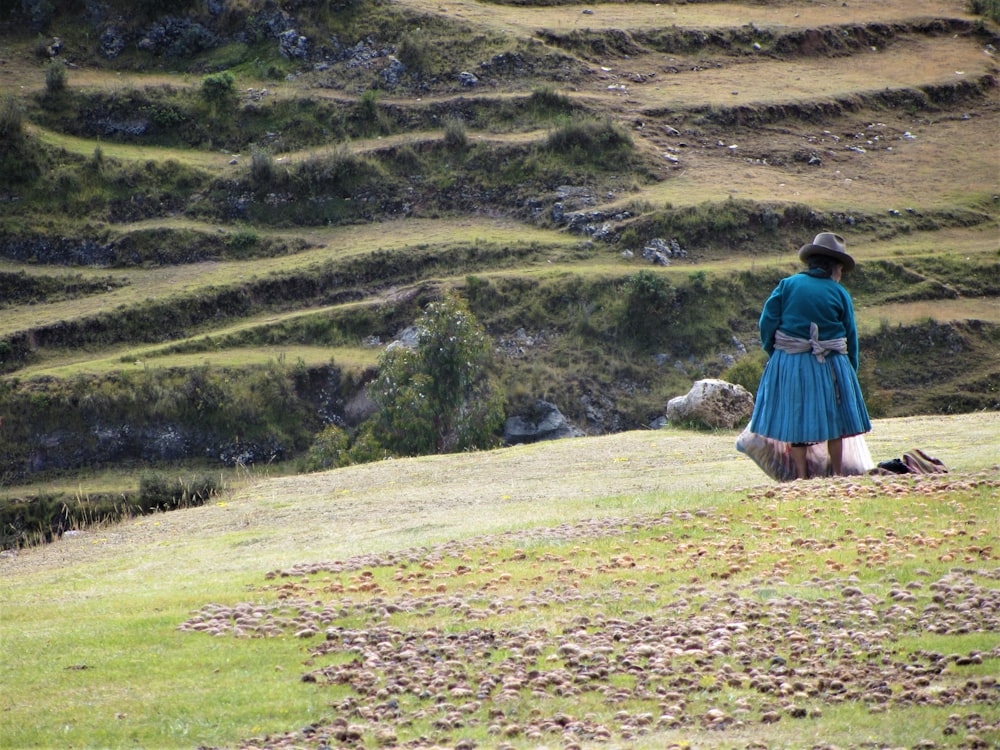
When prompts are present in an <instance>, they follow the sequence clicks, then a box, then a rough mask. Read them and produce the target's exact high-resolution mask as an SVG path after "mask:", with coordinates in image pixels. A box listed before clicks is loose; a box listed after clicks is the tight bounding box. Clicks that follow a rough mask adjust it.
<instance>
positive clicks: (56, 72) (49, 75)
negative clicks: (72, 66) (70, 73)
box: [45, 60, 67, 96]
mask: <svg viewBox="0 0 1000 750" xmlns="http://www.w3.org/2000/svg"><path fill="white" fill-rule="evenodd" d="M66 82H67V75H66V66H65V65H63V64H62V63H61V62H59V61H57V60H53V61H52V62H50V63H49V64H48V65H47V66H45V91H46V92H47V93H49V94H51V95H53V96H55V95H57V94H61V93H62V92H64V91H65V90H66Z"/></svg>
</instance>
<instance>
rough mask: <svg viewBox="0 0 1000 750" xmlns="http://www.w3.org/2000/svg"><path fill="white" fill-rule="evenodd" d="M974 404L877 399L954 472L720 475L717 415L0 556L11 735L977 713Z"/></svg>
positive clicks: (42, 742)
mask: <svg viewBox="0 0 1000 750" xmlns="http://www.w3.org/2000/svg"><path fill="white" fill-rule="evenodd" d="M995 425H996V420H995V418H993V417H990V416H989V415H982V414H980V415H969V416H967V417H965V418H963V420H959V419H956V418H934V419H926V418H919V419H902V420H889V421H886V422H885V423H880V424H878V425H877V428H876V432H875V433H874V435H873V443H872V445H873V448H876V449H877V446H894V445H910V444H917V445H925V446H926V445H931V444H933V445H935V446H936V448H937V449H938V451H937V453H936V454H937V455H939V456H940V457H941V458H943V459H944V460H945V462H946V463H947V464H948V465H949V466H950V467H951V469H952V471H953V474H952V476H950V477H923V478H883V479H878V480H875V479H868V478H863V479H854V480H844V481H840V482H834V483H828V482H806V483H797V484H795V485H794V486H792V485H785V486H782V487H774V486H762V487H753V488H750V489H740V490H738V489H734V488H735V487H738V486H745V485H746V484H747V482H748V480H749V481H750V482H753V479H752V478H751V477H752V476H754V475H753V474H748V472H754V471H755V469H754V467H753V466H752V465H751V464H750V463H749V462H748V461H747V460H741V459H735V460H734V458H733V453H732V440H733V434H730V433H728V432H726V433H719V434H708V433H691V432H687V431H682V430H674V429H667V430H662V431H657V432H652V433H650V432H630V433H623V434H619V435H613V436H606V437H602V438H585V439H581V440H568V441H556V442H554V443H548V444H544V445H536V446H525V447H521V448H516V449H507V450H502V451H493V452H485V453H479V454H474V455H466V454H456V455H450V456H434V457H425V458H420V459H399V460H394V461H383V462H378V463H375V464H369V465H366V466H355V467H349V468H346V469H341V470H339V471H337V472H335V473H330V474H321V475H315V476H311V477H302V476H297V477H284V478H267V477H266V476H263V475H262V474H256V473H255V474H254V475H252V476H251V477H249V481H247V482H245V483H240V484H236V485H235V486H234V487H233V491H231V492H228V493H226V494H224V495H222V496H219V497H217V498H216V499H215V500H214V501H213V502H210V503H207V504H206V505H203V506H201V507H197V508H191V509H188V510H182V511H179V512H174V513H170V514H153V515H149V516H143V517H137V518H133V519H131V520H129V521H128V522H127V523H125V524H120V525H115V526H106V527H100V528H95V529H92V530H90V531H88V532H86V533H83V534H76V535H71V536H69V537H67V538H65V539H64V540H63V541H62V542H60V543H59V546H58V547H48V548H40V549H34V550H26V551H22V552H20V553H19V554H18V555H17V556H4V557H3V558H0V566H2V573H0V574H2V575H3V576H4V586H3V587H2V589H0V591H2V593H0V597H2V602H0V603H2V606H3V611H4V617H3V618H2V619H0V643H2V644H3V649H4V654H5V655H9V654H13V653H18V654H21V656H20V658H18V659H12V658H5V659H3V660H2V661H0V679H2V680H3V683H4V684H5V685H6V686H8V689H6V690H5V691H4V696H3V699H2V700H4V701H5V703H4V706H5V710H6V712H7V716H8V718H9V722H8V723H6V724H5V740H6V742H7V743H8V744H10V745H11V746H13V747H33V746H49V745H53V744H67V743H70V744H74V745H90V744H101V745H106V746H118V745H121V744H128V743H137V744H140V745H144V746H153V745H156V746H160V747H167V746H171V747H172V746H178V745H190V744H194V745H198V746H231V745H236V744H240V743H245V744H251V743H253V744H257V745H263V744H267V742H270V743H275V744H276V743H277V742H279V741H281V740H288V741H289V742H291V741H293V740H294V742H295V743H297V744H299V745H303V746H306V747H315V746H318V745H319V744H320V743H321V742H329V741H331V740H333V738H334V733H335V732H337V731H339V730H338V727H340V722H339V720H340V719H348V721H349V724H350V725H352V726H355V727H357V730H356V731H359V732H360V735H361V741H362V742H364V743H367V744H371V745H373V746H374V744H375V743H376V742H377V739H376V738H377V737H380V736H381V737H383V740H384V738H385V737H386V736H387V735H385V734H380V733H384V732H386V730H391V731H392V732H394V733H395V735H396V741H397V743H398V744H402V743H404V742H409V741H414V742H415V741H416V740H417V738H418V737H419V736H420V735H423V736H425V737H426V739H427V740H428V741H432V742H434V743H435V744H437V745H440V746H451V747H454V746H456V745H457V744H459V743H460V742H461V741H463V740H466V741H469V740H471V741H475V742H476V743H477V744H478V745H480V746H491V745H492V744H494V741H495V740H496V739H497V735H496V734H495V733H493V732H494V731H495V730H493V729H491V727H493V726H494V725H495V726H497V727H501V728H503V727H517V728H518V729H519V730H520V731H519V732H517V733H516V734H515V733H514V732H513V731H511V735H513V736H510V737H508V738H507V739H505V740H504V741H505V742H509V743H510V744H512V746H514V747H516V748H528V747H537V746H538V744H539V743H545V744H548V745H556V744H559V743H560V742H562V741H563V735H562V732H563V730H564V729H565V728H566V727H567V726H571V727H577V728H578V729H577V730H576V731H577V732H578V733H583V734H585V735H586V736H590V733H595V732H596V731H598V727H599V726H600V727H603V728H604V731H606V732H607V733H608V734H609V735H610V739H609V740H605V741H604V744H606V743H607V742H608V741H610V742H612V743H615V742H623V743H628V744H629V745H631V746H634V747H637V748H653V747H664V746H667V745H669V744H670V743H673V742H682V741H687V742H697V744H698V746H701V747H706V748H724V747H732V746H733V745H734V744H738V745H740V746H742V745H744V744H746V743H747V741H748V737H749V738H753V741H758V742H767V743H768V744H769V745H772V744H773V745H781V744H786V745H789V746H793V745H796V744H797V740H795V739H789V738H798V737H802V736H809V737H814V736H815V737H823V738H824V741H827V742H836V743H837V744H838V745H841V746H849V745H850V744H852V743H857V742H875V743H878V744H881V745H885V746H893V747H916V746H918V744H919V743H920V742H923V741H933V742H934V743H935V744H936V745H937V746H938V747H940V748H961V747H968V745H969V744H971V742H970V740H969V737H970V736H974V737H979V738H980V739H981V740H982V741H984V742H988V743H989V742H995V741H996V740H997V739H998V737H997V734H996V729H995V727H993V726H992V724H993V723H995V719H994V717H995V716H996V706H995V700H994V698H993V696H992V691H993V690H995V688H993V687H991V685H993V682H995V675H996V672H997V656H996V654H995V652H994V647H995V639H992V640H991V635H992V633H991V632H989V627H990V626H989V622H990V619H989V618H991V617H993V613H992V612H991V610H990V609H989V608H988V607H983V606H981V604H980V605H977V602H983V601H985V602H987V603H988V602H989V601H991V597H992V596H994V595H995V593H994V592H993V589H992V587H993V584H994V583H995V579H994V577H993V571H992V567H991V566H992V563H993V560H992V558H991V557H990V555H991V552H990V550H991V549H995V548H996V544H997V540H996V536H997V535H996V529H997V528H998V524H997V521H998V518H997V512H998V509H997V506H996V503H995V502H994V495H995V492H996V483H997V482H998V481H1000V477H998V476H997V475H996V472H995V471H994V470H990V469H988V466H989V465H991V464H994V463H996V461H997V459H998V456H997V453H996V450H995V449H993V448H992V445H989V446H987V448H986V449H985V450H984V451H983V452H979V453H976V454H972V453H970V452H969V451H968V450H967V449H966V442H967V441H968V440H974V441H977V442H982V443H984V444H985V443H989V441H988V440H987V437H988V436H991V435H992V434H994V432H993V431H994V429H995ZM984 472H985V473H984ZM756 476H762V475H759V474H757V475H756ZM623 487H627V488H628V491H627V492H622V488H623ZM526 518H528V519H530V522H525V520H524V519H526ZM345 529H350V532H349V533H345ZM962 532H964V533H962ZM179 561H182V562H183V573H184V574H183V575H178V572H177V571H178V565H179V564H180V563H179ZM956 568H960V571H956ZM926 613H932V614H931V615H930V618H929V619H928V615H927V614H926ZM678 615H680V616H678ZM983 628H986V630H983ZM328 631H329V635H327V632H328ZM40 633H44V636H45V638H44V644H42V643H40V641H39V638H40V637H41V636H40V635H39V634H40ZM375 643H377V644H380V645H379V646H378V650H377V651H376V650H375V648H374V647H373V646H372V644H375ZM407 646H408V647H409V648H405V647H407ZM407 652H409V653H407ZM453 653H455V654H456V656H455V658H452V657H451V655H452V654H453ZM376 654H377V655H378V657H379V660H378V662H377V663H376V662H375V661H374V656H375V655H376ZM362 669H364V670H366V671H367V672H368V673H369V674H366V675H365V676H361V674H360V670H362ZM423 670H426V671H427V675H428V678H427V679H425V680H422V679H416V678H417V677H419V676H420V675H422V674H423V673H424V672H423ZM519 670H522V671H519ZM529 672H530V674H529ZM438 678H442V679H441V682H440V684H439V683H438V682H437V679H438ZM991 679H992V680H993V681H991ZM834 680H836V681H837V682H834ZM793 681H794V682H795V683H796V684H794V685H793V684H792V683H793ZM784 683H787V687H783V684H784ZM389 684H395V685H396V686H397V688H398V691H397V692H394V693H393V694H392V699H394V700H395V701H396V707H397V708H398V710H397V711H396V712H395V713H394V714H393V715H385V714H382V713H380V712H378V711H377V708H376V707H377V706H378V705H381V704H384V703H386V701H387V699H386V698H385V697H383V696H382V695H381V694H380V692H379V691H380V689H381V688H383V687H385V689H389V688H388V687H386V686H387V685H389ZM873 684H877V685H879V686H880V689H879V690H873V689H872V687H871V686H872V685H873ZM465 689H468V690H472V691H473V693H474V695H475V694H476V691H483V692H484V694H485V696H486V697H482V698H477V697H471V698H467V697H465V694H464V693H463V692H461V691H463V690H465ZM424 691H426V693H425V692H424ZM453 691H456V692H453ZM608 696H611V697H612V698H613V700H609V699H608ZM930 696H933V697H934V698H935V700H937V701H939V702H941V703H943V704H944V705H940V706H939V705H931V704H930V703H929V702H928V700H927V699H928V698H929V697H930ZM459 701H461V703H459ZM467 704H468V708H467V712H465V713H461V714H458V713H457V711H456V707H457V706H458V705H467ZM220 706H221V707H224V710H220V709H219V707H220ZM369 710H371V713H369ZM491 710H492V711H493V713H492V714H491V713H490V711H491ZM772 712H773V713H772ZM421 714H422V715H421ZM647 714H649V715H651V718H645V717H646V715H647ZM458 716H461V717H463V721H462V724H461V725H459V724H458V723H457V722H456V718H457V717H458ZM666 717H672V718H666ZM712 717H720V720H719V721H718V722H715V723H714V724H713V725H712V726H711V728H708V726H706V723H705V722H706V721H709V720H710V719H711V718H712ZM952 717H955V718H952ZM661 720H662V721H661ZM737 722H738V723H737ZM303 727H309V734H308V735H307V734H305V733H303V732H302V728H303ZM344 728H346V727H344ZM639 730H643V731H639ZM535 731H538V732H539V733H540V734H538V735H532V736H529V733H532V732H535ZM594 736H595V737H596V734H595V735H594ZM265 737H269V738H270V739H268V740H266V741H265V739H264V738H265ZM626 737H629V738H628V739H626ZM594 742H596V740H594Z"/></svg>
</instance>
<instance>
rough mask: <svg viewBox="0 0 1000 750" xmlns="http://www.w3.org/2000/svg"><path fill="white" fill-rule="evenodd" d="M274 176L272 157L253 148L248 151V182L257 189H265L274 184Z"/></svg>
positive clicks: (263, 150) (259, 149)
mask: <svg viewBox="0 0 1000 750" xmlns="http://www.w3.org/2000/svg"><path fill="white" fill-rule="evenodd" d="M275 175H276V167H275V164H274V155H273V154H271V152H270V151H268V150H267V149H265V148H257V147H256V146H254V147H253V148H252V149H251V150H250V181H251V182H252V183H253V184H254V185H255V186H257V187H265V186H268V185H270V184H271V183H273V182H274V178H275Z"/></svg>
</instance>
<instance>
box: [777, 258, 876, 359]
mask: <svg viewBox="0 0 1000 750" xmlns="http://www.w3.org/2000/svg"><path fill="white" fill-rule="evenodd" d="M810 323H815V324H816V325H817V326H819V338H820V340H821V341H824V340H826V339H838V338H845V339H847V356H848V357H849V358H850V360H851V365H852V366H853V367H854V370H855V371H857V369H858V328H857V325H856V324H855V322H854V304H853V303H852V302H851V295H850V294H848V293H847V290H846V289H844V287H842V286H841V285H840V283H839V282H836V281H834V280H833V279H830V278H824V277H822V276H813V275H811V274H810V273H809V272H808V271H805V272H803V273H797V274H795V275H794V276H789V277H788V278H785V279H782V280H781V282H780V283H779V284H778V286H776V287H775V288H774V291H773V292H771V296H770V297H768V298H767V302H765V303H764V310H763V312H761V314H760V322H759V325H760V343H761V344H762V345H763V347H764V351H766V352H767V353H768V354H774V334H775V333H776V332H777V331H778V330H781V331H784V332H785V333H787V334H788V335H789V336H794V337H795V338H800V339H808V338H809V324H810Z"/></svg>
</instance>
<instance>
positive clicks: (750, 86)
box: [0, 0, 1000, 490]
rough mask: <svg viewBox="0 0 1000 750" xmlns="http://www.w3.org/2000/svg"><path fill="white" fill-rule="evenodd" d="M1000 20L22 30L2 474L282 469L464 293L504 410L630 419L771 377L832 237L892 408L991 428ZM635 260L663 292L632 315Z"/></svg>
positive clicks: (875, 5) (257, 14) (562, 18)
mask: <svg viewBox="0 0 1000 750" xmlns="http://www.w3.org/2000/svg"><path fill="white" fill-rule="evenodd" d="M989 12H990V8H989V4H967V3H965V2H962V1H961V0H920V1H919V2H912V1H908V2H904V0H892V1H888V2H855V3H850V4H848V5H829V6H826V5H824V6H818V5H816V4H814V3H807V2H783V3H781V4H742V3H729V2H699V3H683V4H677V5H674V4H661V3H656V4H652V3H627V4H619V3H601V4H598V5H596V6H594V7H584V6H582V5H579V4H575V3H538V4H533V3H490V2H475V1H474V0H456V1H455V2H443V3H438V2H434V3H429V2H424V0H400V1H399V2H384V1H382V0H356V1H355V2H344V3H336V2H325V1H324V2H318V1H317V2H297V3H291V2H286V3H279V4H269V3H263V2H257V1H256V0H243V1H241V2H212V3H201V2H188V1H187V0H176V1H175V2H171V3H166V4H161V3H138V4H134V3H133V4H128V5H127V6H126V4H124V3H117V2H108V3H105V4H103V5H102V6H101V7H100V8H97V6H92V5H89V4H86V3H77V2H73V3H59V4H52V3H45V2H26V3H22V4H20V5H19V6H18V7H13V6H5V8H4V10H3V11H2V13H0V35H2V41H3V44H2V45H0V142H2V146H3V148H2V149H0V161H2V163H0V309H2V311H3V312H2V315H0V372H2V373H3V374H2V379H0V414H2V415H3V417H4V420H3V425H2V427H0V435H2V437H3V440H2V441H0V481H2V482H3V483H4V484H6V485H7V486H8V487H9V486H11V485H12V484H13V483H18V484H19V485H21V484H22V483H24V482H25V481H29V480H31V479H32V478H34V479H36V480H42V481H51V480H52V479H53V478H55V477H56V476H57V475H62V474H64V473H65V472H75V471H79V470H81V469H87V468H92V467H94V466H95V464H102V463H103V464H118V465H121V466H125V467H126V468H127V469H128V470H130V471H131V470H132V469H133V468H134V467H136V466H149V465H151V464H158V465H164V464H172V463H174V462H176V461H178V460H182V459H183V460H191V459H197V460H198V461H201V462H203V463H204V462H207V464H208V466H209V468H215V467H218V466H219V461H220V456H233V455H244V456H250V457H251V458H250V460H251V461H255V462H258V463H259V462H263V461H283V462H285V463H286V464H287V466H288V470H292V465H291V464H290V463H288V462H289V460H290V459H295V458H296V457H298V456H301V455H302V453H303V452H304V451H305V450H306V449H307V447H308V446H309V445H310V443H311V442H312V440H313V439H314V437H315V435H316V433H317V432H318V431H319V430H320V429H322V427H323V426H324V425H325V424H329V423H330V422H331V421H338V420H339V421H340V422H345V423H346V422H349V421H350V420H349V416H350V415H349V414H348V413H347V405H348V404H350V403H352V399H354V398H355V397H356V396H357V393H358V391H359V389H361V388H362V387H363V385H364V384H365V383H366V382H367V381H368V380H370V378H371V377H372V374H373V367H374V364H375V362H376V361H377V357H378V354H379V353H380V352H381V350H382V347H384V346H385V345H386V344H387V343H389V342H390V341H392V340H393V339H394V338H395V337H396V336H397V335H399V333H400V332H401V331H402V330H403V329H405V328H406V327H407V326H409V325H411V324H412V322H413V321H414V320H415V319H416V317H417V316H418V314H419V312H420V310H421V308H422V307H423V306H424V305H425V304H426V303H427V302H429V301H431V300H434V299H437V298H439V297H440V296H441V295H442V294H443V293H444V292H445V291H446V290H449V289H454V290H457V291H458V293H459V294H460V295H462V296H463V297H464V298H465V299H466V300H467V301H468V302H469V305H470V308H471V310H472V311H473V312H474V314H475V315H476V316H477V317H478V319H479V320H480V321H481V322H482V323H483V324H484V325H485V326H486V328H487V331H488V332H489V334H490V335H491V336H492V337H493V339H494V341H495V342H496V345H497V351H498V355H499V356H498V363H497V367H498V372H497V376H498V379H499V382H500V383H501V384H502V387H503V388H504V390H505V394H506V401H507V410H508V413H517V412H518V410H519V409H523V408H524V407H525V406H526V405H529V404H531V403H533V402H534V401H535V400H536V399H538V398H545V399H547V400H549V401H552V402H554V403H556V404H557V406H559V408H560V409H561V410H562V411H563V413H565V414H566V415H567V417H568V418H569V419H570V420H571V421H573V422H574V423H575V424H577V425H578V426H579V427H580V428H581V429H584V430H585V431H586V432H588V433H590V434H603V433H609V432H615V431H618V430H622V429H632V428H635V427H640V426H644V425H647V424H649V423H650V422H651V421H652V420H653V419H654V418H656V417H657V416H658V415H660V414H662V412H663V410H664V405H665V402H666V401H667V400H668V399H669V398H670V397H672V396H675V395H679V394H681V393H684V392H686V390H687V389H688V387H689V386H690V384H691V382H692V381H693V380H695V379H697V378H700V377H705V376H718V375H725V374H726V373H727V369H728V368H729V367H730V366H731V364H732V363H733V362H734V361H735V360H738V359H740V358H741V357H743V356H744V352H745V351H746V352H749V356H750V357H751V358H753V357H757V356H758V354H759V345H758V343H757V340H756V330H755V321H756V318H757V315H758V313H759V308H760V305H761V303H762V301H763V299H764V297H765V296H766V294H767V293H768V291H769V290H770V288H771V287H772V286H773V284H774V283H775V282H776V281H777V280H778V279H779V278H781V276H783V275H785V274H787V273H789V272H792V271H793V270H795V269H796V267H797V264H796V261H795V257H794V251H795V250H796V249H797V247H798V246H799V245H801V244H803V243H805V242H807V241H808V240H809V239H811V237H812V236H813V235H814V234H815V233H816V232H818V231H821V230H827V229H834V230H836V231H839V232H841V233H843V234H844V235H845V236H847V238H848V243H849V249H850V250H851V251H852V252H853V253H855V255H856V257H857V259H858V261H859V266H858V270H857V272H856V273H855V274H854V275H852V277H851V278H850V279H848V281H847V285H848V287H849V289H850V291H851V292H852V294H853V296H854V298H855V302H856V306H857V308H858V313H859V318H860V323H861V326H862V330H863V333H864V339H863V342H862V348H863V352H862V359H863V363H864V364H863V371H862V373H861V374H862V383H863V386H864V388H865V391H866V394H867V396H868V400H869V406H870V408H871V410H872V412H873V414H875V415H876V416H881V417H893V416H904V415H917V414H942V413H971V412H977V411H983V410H986V411H996V410H997V409H998V408H1000V402H998V392H1000V390H998V388H1000V356H998V355H997V353H996V352H997V351H998V346H1000V303H998V301H997V298H998V289H1000V281H998V279H1000V239H998V226H997V217H998V211H1000V203H998V198H997V195H998V176H1000V154H998V152H997V149H996V146H995V135H996V132H997V129H998V103H1000V90H998V87H997V81H996V73H997V68H996V57H995V54H996V48H997V46H998V36H997V25H996V19H995V18H991V17H990V16H989ZM981 14H985V15H981ZM654 240H661V241H663V242H665V243H667V246H668V247H669V246H670V243H671V242H673V243H674V244H673V247H675V248H677V249H678V251H677V252H675V253H674V254H673V257H671V258H669V260H668V262H669V265H667V266H660V265H653V264H652V263H651V262H650V261H649V260H647V259H646V258H644V256H643V250H644V248H645V247H647V246H649V245H650V243H652V242H653V241H654ZM641 272H648V273H651V274H655V276H656V278H658V279H660V280H661V281H662V286H661V287H660V289H661V290H662V294H660V295H659V297H658V298H657V299H655V300H650V299H645V300H638V301H637V300H636V299H634V298H630V294H631V292H630V290H631V289H633V288H634V284H633V283H632V282H633V281H634V280H635V278H636V277H637V274H639V273H641ZM639 303H642V304H639ZM755 366H757V367H759V360H758V361H757V364H756V365H755ZM744 369H749V370H752V369H753V366H745V368H744ZM195 393H197V394H200V395H197V396H196V397H194V396H192V394H195ZM206 394H207V395H206ZM356 426H357V425H355V424H350V425H349V428H350V429H352V430H353V429H354V428H355V427H356ZM150 446H160V447H159V448H157V449H156V450H153V449H151V448H150ZM120 489H123V490H124V489H125V488H120Z"/></svg>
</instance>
